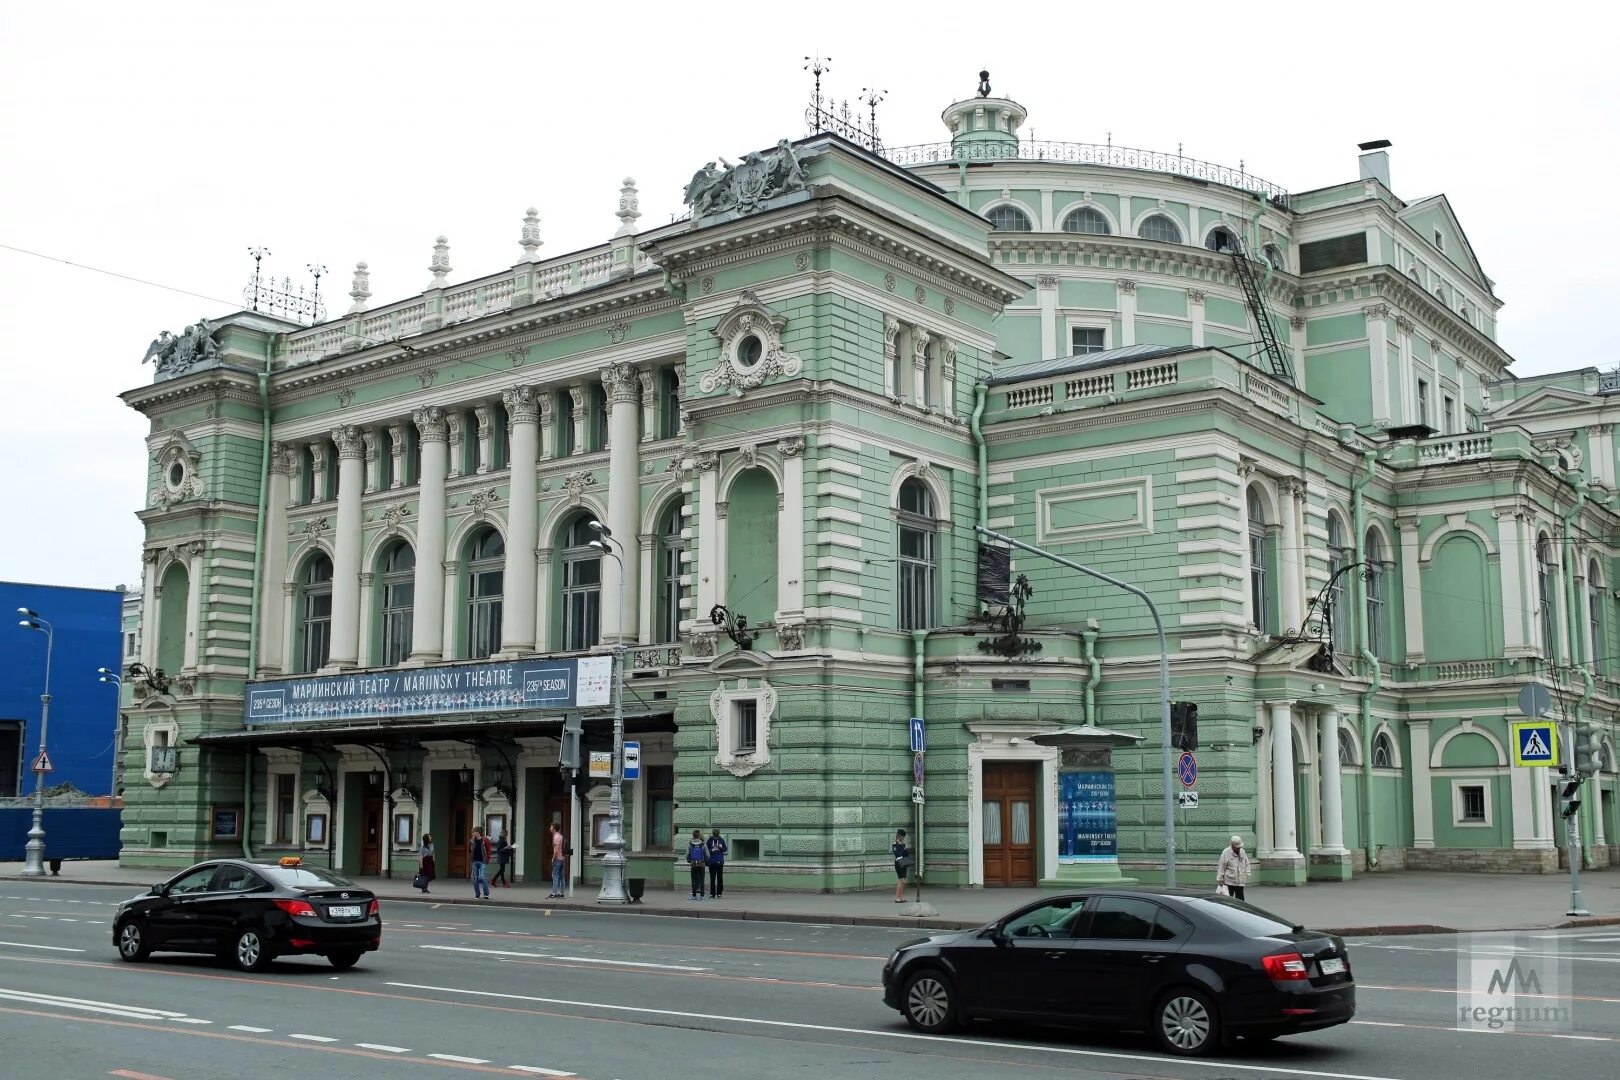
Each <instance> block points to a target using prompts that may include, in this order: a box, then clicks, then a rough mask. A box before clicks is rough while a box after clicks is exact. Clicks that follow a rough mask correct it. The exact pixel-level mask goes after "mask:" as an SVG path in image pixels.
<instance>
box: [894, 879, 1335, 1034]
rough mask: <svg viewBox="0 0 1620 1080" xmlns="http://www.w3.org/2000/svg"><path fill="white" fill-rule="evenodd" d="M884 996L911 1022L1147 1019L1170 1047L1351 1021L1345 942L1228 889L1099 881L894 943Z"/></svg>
mask: <svg viewBox="0 0 1620 1080" xmlns="http://www.w3.org/2000/svg"><path fill="white" fill-rule="evenodd" d="M883 1000H884V1002H885V1003H886V1004H887V1005H889V1007H891V1008H894V1009H898V1010H899V1011H900V1012H901V1014H902V1015H904V1016H905V1018H906V1020H907V1021H908V1022H909V1023H910V1024H911V1026H912V1027H914V1028H917V1029H919V1030H922V1031H928V1032H943V1031H948V1030H950V1029H952V1028H954V1027H955V1026H957V1025H958V1024H959V1023H961V1022H963V1021H966V1020H971V1019H978V1018H987V1019H988V1018H995V1019H1014V1020H1029V1021H1034V1022H1037V1023H1043V1024H1075V1025H1097V1026H1106V1027H1109V1028H1114V1029H1119V1030H1145V1031H1147V1032H1149V1033H1150V1034H1151V1035H1152V1036H1153V1038H1154V1039H1155V1040H1156V1041H1157V1042H1158V1044H1159V1045H1160V1046H1161V1047H1163V1048H1164V1049H1165V1050H1167V1051H1169V1052H1170V1053H1172V1054H1203V1053H1211V1052H1214V1051H1215V1050H1216V1049H1217V1048H1219V1047H1220V1046H1222V1045H1223V1043H1224V1041H1225V1040H1226V1039H1227V1038H1230V1037H1234V1036H1236V1037H1243V1038H1249V1039H1271V1038H1275V1037H1276V1036H1278V1035H1290V1034H1294V1033H1296V1032H1302V1031H1313V1030H1315V1029H1317V1028H1325V1027H1332V1026H1333V1025H1335V1024H1343V1023H1345V1022H1347V1021H1348V1020H1349V1019H1350V1018H1351V1017H1352V1016H1354V1015H1355V1012H1356V989H1355V983H1354V981H1353V980H1352V978H1351V974H1350V957H1349V954H1348V953H1347V952H1346V950H1345V947H1344V941H1343V940H1342V939H1340V938H1337V937H1334V936H1333V935H1331V934H1324V933H1319V932H1317V931H1314V930H1306V929H1305V928H1304V927H1302V926H1295V925H1292V924H1290V923H1288V922H1287V921H1286V920H1283V919H1280V918H1278V917H1277V916H1275V915H1272V914H1270V913H1269V912H1266V911H1262V910H1261V909H1260V908H1257V907H1253V906H1251V905H1249V904H1245V903H1243V902H1241V901H1238V900H1232V899H1228V898H1227V897H1224V896H1214V895H1210V894H1206V893H1194V892H1190V891H1180V890H1168V889H1166V890H1154V889H1132V888H1101V889H1096V890H1093V891H1089V892H1077V893H1069V894H1065V895H1058V896H1050V897H1047V898H1045V899H1043V900H1041V901H1040V902H1038V903H1035V904H1031V905H1029V906H1028V907H1024V908H1020V909H1018V910H1017V911H1014V912H1013V913H1012V914H1010V915H1007V916H1006V917H1004V918H1002V919H999V920H997V921H996V922H993V923H991V924H990V925H988V926H984V927H981V928H979V929H977V930H967V931H963V932H960V933H950V934H937V935H935V936H933V937H929V938H924V939H922V940H920V941H915V942H912V943H910V944H908V945H902V946H901V947H900V948H898V949H896V950H895V951H894V954H893V955H892V956H890V957H889V960H888V962H887V963H886V964H885V965H884V967H883Z"/></svg>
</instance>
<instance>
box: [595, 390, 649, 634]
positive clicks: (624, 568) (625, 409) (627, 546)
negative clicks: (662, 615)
mask: <svg viewBox="0 0 1620 1080" xmlns="http://www.w3.org/2000/svg"><path fill="white" fill-rule="evenodd" d="M602 389H603V390H604V391H606V393H607V399H608V520H607V525H608V528H610V529H612V530H613V538H614V539H615V540H617V541H618V543H619V558H617V559H603V560H602V640H603V641H604V642H612V641H625V642H629V643H631V644H634V642H635V636H634V625H635V610H636V595H637V585H638V584H639V579H640V577H641V574H640V570H641V563H640V561H639V560H638V559H637V558H636V555H637V550H636V548H637V545H636V537H637V535H638V534H639V533H640V522H639V521H638V520H637V519H638V517H639V516H640V515H639V513H638V511H639V510H640V508H641V498H640V495H641V448H640V445H639V442H638V440H637V432H636V425H637V423H638V421H639V419H640V417H639V416H638V415H637V414H638V412H639V411H640V409H639V406H640V402H638V401H637V400H636V399H637V398H638V397H639V396H640V393H641V383H640V381H639V380H638V379H637V371H636V369H635V368H633V367H631V366H630V365H629V364H609V365H608V366H607V367H605V368H603V369H602ZM621 588H622V589H623V590H624V595H623V596H622V597H621V596H620V594H619V590H620V589H621ZM627 619H628V620H629V623H630V625H625V623H626V620H627Z"/></svg>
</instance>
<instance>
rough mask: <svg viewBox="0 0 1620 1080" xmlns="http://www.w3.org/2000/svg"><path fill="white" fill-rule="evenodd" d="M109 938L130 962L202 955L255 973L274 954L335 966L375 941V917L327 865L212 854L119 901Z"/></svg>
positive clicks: (373, 905)
mask: <svg viewBox="0 0 1620 1080" xmlns="http://www.w3.org/2000/svg"><path fill="white" fill-rule="evenodd" d="M113 943H114V944H115V945H117V946H118V955H119V956H121V957H123V958H124V959H125V960H128V961H131V962H134V961H137V960H145V959H146V958H147V957H148V956H149V955H151V954H152V953H154V952H182V953H208V954H212V955H216V956H219V957H220V958H222V959H224V960H227V961H229V962H230V963H233V964H235V965H236V966H237V967H238V968H241V969H242V970H243V971H258V970H260V969H261V968H263V967H264V966H265V965H266V964H268V963H269V962H270V961H271V960H272V959H274V958H275V957H278V956H296V955H305V956H308V955H314V956H324V957H326V958H327V960H329V961H331V964H332V966H333V967H335V968H338V969H339V970H343V969H345V968H351V967H353V966H354V965H355V964H356V963H357V962H358V961H359V959H360V957H361V956H362V955H363V954H365V953H368V952H371V951H372V950H374V949H376V948H377V947H378V946H379V945H381V944H382V918H381V915H380V913H379V911H378V904H377V898H376V897H375V896H373V895H372V894H371V892H370V891H369V890H367V889H362V888H360V887H359V886H357V885H355V884H354V883H353V882H352V881H349V880H348V879H347V878H344V877H340V876H338V875H337V874H334V873H332V872H331V871H330V870H321V869H318V868H316V867H310V866H303V865H301V864H300V862H299V860H298V859H296V858H291V857H289V858H285V859H282V860H281V861H279V862H274V863H260V862H246V861H243V860H239V859H216V860H214V861H212V862H205V863H198V864H197V865H196V866H193V867H192V868H191V869H189V870H185V871H182V872H181V873H180V874H177V875H176V876H174V877H172V878H170V879H169V880H168V881H164V882H160V883H159V884H157V885H154V886H152V888H151V890H150V891H149V892H147V893H144V894H143V895H141V896H137V897H135V898H133V899H131V900H126V901H124V902H123V903H122V904H120V905H119V906H118V914H117V916H116V917H115V918H114V919H113Z"/></svg>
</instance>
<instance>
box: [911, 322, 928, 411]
mask: <svg viewBox="0 0 1620 1080" xmlns="http://www.w3.org/2000/svg"><path fill="white" fill-rule="evenodd" d="M911 403H912V404H913V405H925V404H927V403H928V331H926V330H924V329H923V328H922V327H920V326H913V327H912V328H911Z"/></svg>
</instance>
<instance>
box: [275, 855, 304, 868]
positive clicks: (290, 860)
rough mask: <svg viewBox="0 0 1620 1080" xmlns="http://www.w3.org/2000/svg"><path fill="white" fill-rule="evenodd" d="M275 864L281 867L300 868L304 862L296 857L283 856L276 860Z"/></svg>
mask: <svg viewBox="0 0 1620 1080" xmlns="http://www.w3.org/2000/svg"><path fill="white" fill-rule="evenodd" d="M276 862H277V864H279V865H281V866H301V865H303V862H304V860H303V859H301V858H299V857H298V856H297V855H283V856H282V857H281V858H279V859H277V860H276Z"/></svg>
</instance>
